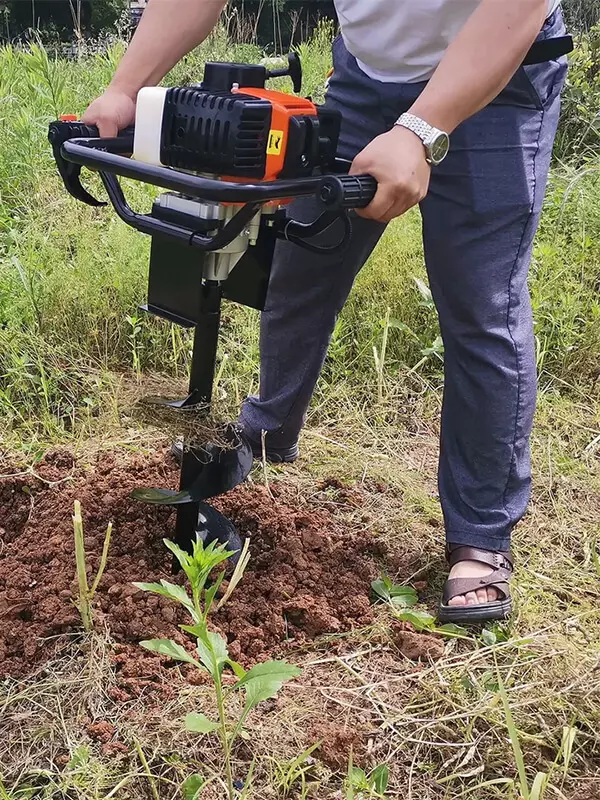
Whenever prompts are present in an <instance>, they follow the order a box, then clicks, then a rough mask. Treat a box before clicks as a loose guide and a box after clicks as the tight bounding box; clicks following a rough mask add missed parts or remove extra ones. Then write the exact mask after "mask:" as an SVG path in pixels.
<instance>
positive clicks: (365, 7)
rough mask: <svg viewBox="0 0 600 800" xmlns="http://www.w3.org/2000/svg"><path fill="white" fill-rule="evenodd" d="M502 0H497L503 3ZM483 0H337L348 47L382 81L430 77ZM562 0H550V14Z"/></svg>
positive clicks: (372, 74)
mask: <svg viewBox="0 0 600 800" xmlns="http://www.w3.org/2000/svg"><path fill="white" fill-rule="evenodd" d="M502 1H503V0H497V2H499V3H500V2H502ZM480 2H481V0H335V6H336V10H337V13H338V18H339V21H340V27H341V31H342V36H343V37H344V42H345V43H346V47H347V48H348V50H349V51H350V52H351V53H352V55H353V56H355V57H356V59H357V61H358V64H359V66H360V67H361V69H362V70H363V71H364V72H366V73H367V75H370V76H371V77H372V78H376V79H377V80H380V81H384V82H393V83H416V82H417V81H424V80H428V79H429V78H430V77H431V75H432V74H433V72H434V71H435V68H436V67H437V66H438V64H439V63H440V61H441V59H442V56H443V55H444V53H445V51H446V49H447V47H448V45H449V44H450V42H451V41H452V40H453V39H454V37H455V36H456V34H457V33H458V32H459V31H460V29H461V28H462V27H463V26H464V24H465V23H466V21H467V20H468V19H469V17H470V16H471V14H472V13H473V12H474V11H475V9H476V8H477V6H478V5H479V3H480ZM559 4H560V0H548V12H549V13H551V12H552V11H554V10H555V9H556V8H557V7H558V5H559Z"/></svg>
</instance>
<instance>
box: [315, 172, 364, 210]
mask: <svg viewBox="0 0 600 800" xmlns="http://www.w3.org/2000/svg"><path fill="white" fill-rule="evenodd" d="M376 192H377V181H376V180H375V178H373V177H371V175H343V176H337V175H328V176H327V177H326V178H323V180H322V181H321V184H320V185H319V191H318V196H319V198H320V200H321V201H322V202H323V203H324V204H325V205H326V206H330V207H331V206H334V207H336V208H366V207H367V206H368V205H369V203H370V202H371V200H372V199H373V198H374V197H375V193H376Z"/></svg>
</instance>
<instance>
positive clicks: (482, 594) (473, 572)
mask: <svg viewBox="0 0 600 800" xmlns="http://www.w3.org/2000/svg"><path fill="white" fill-rule="evenodd" d="M493 571H494V570H493V569H492V567H490V566H488V565H487V564H482V563H481V562H480V561H459V562H458V563H457V564H455V565H454V566H453V567H452V568H451V570H450V575H449V577H450V578H484V577H485V576H486V575H490V574H491V573H492V572H493ZM498 598H499V593H498V591H497V590H496V589H494V587H493V586H490V587H489V588H487V589H485V588H484V589H477V590H476V591H475V592H467V594H459V595H457V596H456V597H453V598H452V599H451V600H449V601H448V605H449V606H473V605H478V604H480V603H493V602H494V600H498Z"/></svg>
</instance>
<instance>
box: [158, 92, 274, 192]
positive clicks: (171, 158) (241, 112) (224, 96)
mask: <svg viewBox="0 0 600 800" xmlns="http://www.w3.org/2000/svg"><path fill="white" fill-rule="evenodd" d="M271 115H272V109H271V104H270V102H269V101H268V100H263V99H262V98H257V97H251V96H249V95H245V94H240V93H237V92H236V93H235V94H232V93H231V92H228V91H223V92H219V91H217V92H215V91H206V90H204V89H202V88H192V87H185V88H174V89H169V90H168V91H167V95H166V99H165V106H164V111H163V121H162V132H161V150H160V160H161V162H162V163H163V164H165V165H167V166H171V167H177V168H179V169H189V170H194V171H196V172H209V173H214V174H217V175H228V176H235V177H241V178H262V177H263V176H264V174H265V167H266V158H267V154H266V142H267V141H268V137H269V129H270V127H271Z"/></svg>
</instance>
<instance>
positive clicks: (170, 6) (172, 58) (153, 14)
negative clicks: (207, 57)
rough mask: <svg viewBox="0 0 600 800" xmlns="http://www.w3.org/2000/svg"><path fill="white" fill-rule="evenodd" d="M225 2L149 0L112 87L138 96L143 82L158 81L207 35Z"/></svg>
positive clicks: (148, 83)
mask: <svg viewBox="0 0 600 800" xmlns="http://www.w3.org/2000/svg"><path fill="white" fill-rule="evenodd" d="M226 2H227V0H150V2H149V3H148V6H147V7H146V10H145V11H144V14H143V16H142V19H141V21H140V24H139V26H138V29H137V31H136V32H135V35H134V37H133V39H132V40H131V43H130V45H129V47H128V48H127V52H126V53H125V55H124V56H123V58H122V59H121V63H120V64H119V67H118V68H117V71H116V72H115V75H114V77H113V79H112V81H111V83H110V86H111V88H114V89H118V90H119V91H121V92H125V93H126V94H128V95H129V96H130V97H132V98H134V99H135V97H136V96H137V93H138V91H139V90H140V89H141V88H142V87H143V86H153V85H156V84H157V83H158V82H159V81H160V80H162V78H164V76H165V75H166V74H167V72H168V71H169V70H170V69H171V68H172V67H173V66H174V65H175V64H176V63H177V62H178V61H179V60H180V59H181V58H182V57H183V56H184V55H186V53H189V52H190V50H192V49H193V48H194V47H196V46H197V45H199V44H200V43H201V42H202V41H204V39H206V37H207V36H208V34H209V33H210V32H211V30H212V29H213V28H214V26H215V25H216V23H217V20H218V19H219V15H220V13H221V11H222V10H223V8H224V6H225V5H226Z"/></svg>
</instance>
